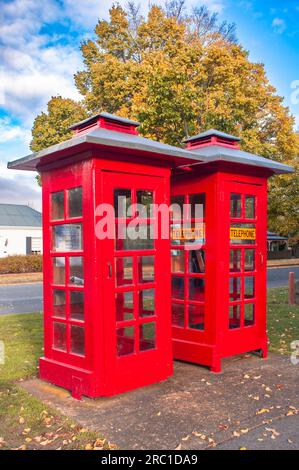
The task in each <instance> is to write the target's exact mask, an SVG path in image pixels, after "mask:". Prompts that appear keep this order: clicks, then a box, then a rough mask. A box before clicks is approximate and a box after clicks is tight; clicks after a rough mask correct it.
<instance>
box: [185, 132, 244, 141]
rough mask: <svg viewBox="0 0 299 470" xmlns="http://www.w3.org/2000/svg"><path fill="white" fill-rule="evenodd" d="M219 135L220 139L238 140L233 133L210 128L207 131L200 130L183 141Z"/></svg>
mask: <svg viewBox="0 0 299 470" xmlns="http://www.w3.org/2000/svg"><path fill="white" fill-rule="evenodd" d="M213 136H216V137H220V138H221V139H227V140H231V141H233V142H240V141H241V139H240V137H235V136H234V135H230V134H226V133H225V132H220V131H217V130H216V129H210V130H208V131H205V132H202V133H200V134H197V135H194V136H192V137H189V138H188V139H185V140H184V142H193V141H194V140H200V139H205V138H207V137H213Z"/></svg>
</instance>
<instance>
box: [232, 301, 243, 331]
mask: <svg viewBox="0 0 299 470" xmlns="http://www.w3.org/2000/svg"><path fill="white" fill-rule="evenodd" d="M240 326H241V306H240V305H231V306H230V307H229V329H230V330H233V329H235V328H240Z"/></svg>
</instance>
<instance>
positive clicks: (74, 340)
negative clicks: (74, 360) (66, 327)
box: [71, 325, 85, 356]
mask: <svg viewBox="0 0 299 470" xmlns="http://www.w3.org/2000/svg"><path fill="white" fill-rule="evenodd" d="M71 353H73V354H79V355H80V356H84V354H85V334H84V328H83V327H82V326H77V325H71Z"/></svg>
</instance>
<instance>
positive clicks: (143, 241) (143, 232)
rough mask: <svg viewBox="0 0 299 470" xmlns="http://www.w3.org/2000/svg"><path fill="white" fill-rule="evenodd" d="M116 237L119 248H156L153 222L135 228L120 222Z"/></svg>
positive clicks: (117, 247)
mask: <svg viewBox="0 0 299 470" xmlns="http://www.w3.org/2000/svg"><path fill="white" fill-rule="evenodd" d="M151 227H152V228H151ZM116 237H117V238H116V249H117V250H152V249H153V248H154V226H153V225H152V224H148V225H147V224H146V225H145V224H142V225H139V226H138V227H135V228H134V227H126V226H125V225H122V224H119V225H118V230H117V234H116Z"/></svg>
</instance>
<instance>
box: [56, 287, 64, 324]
mask: <svg viewBox="0 0 299 470" xmlns="http://www.w3.org/2000/svg"><path fill="white" fill-rule="evenodd" d="M53 315H54V317H59V318H65V316H66V301H65V291H64V290H58V289H54V291H53Z"/></svg>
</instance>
